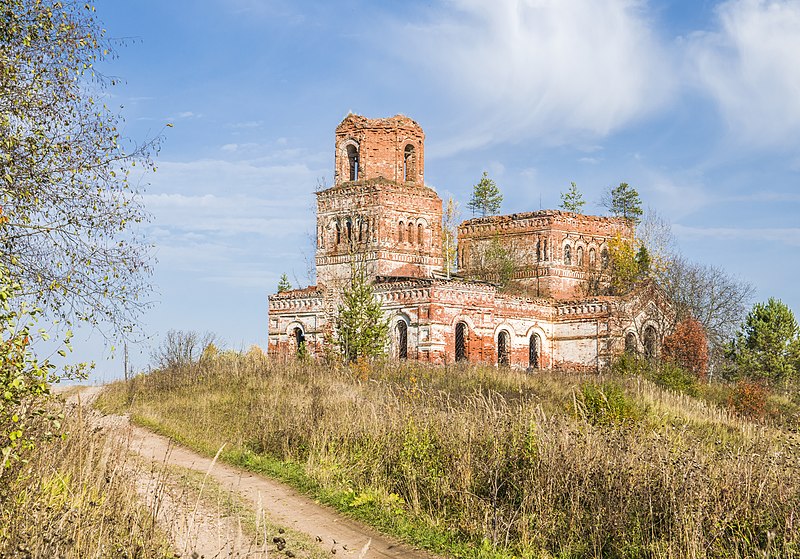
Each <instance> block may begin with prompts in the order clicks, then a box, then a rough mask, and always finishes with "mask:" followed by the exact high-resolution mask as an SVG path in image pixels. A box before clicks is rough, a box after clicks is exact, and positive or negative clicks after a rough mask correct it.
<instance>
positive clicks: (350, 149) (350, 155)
mask: <svg viewBox="0 0 800 559" xmlns="http://www.w3.org/2000/svg"><path fill="white" fill-rule="evenodd" d="M347 165H348V173H349V175H348V176H349V177H350V180H351V181H357V180H358V170H359V169H358V165H359V161H358V148H356V146H354V145H353V144H349V145H348V146H347Z"/></svg>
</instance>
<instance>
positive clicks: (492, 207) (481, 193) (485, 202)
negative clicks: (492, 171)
mask: <svg viewBox="0 0 800 559" xmlns="http://www.w3.org/2000/svg"><path fill="white" fill-rule="evenodd" d="M502 203H503V195H502V194H501V193H500V189H499V188H498V187H497V184H496V183H495V182H494V181H493V180H492V179H490V178H489V175H488V173H487V172H486V171H484V172H483V177H482V178H481V180H480V181H478V184H476V185H475V186H473V187H472V198H470V200H469V203H468V204H467V207H468V208H469V209H471V210H472V215H475V213H478V214H479V215H480V216H481V217H486V216H487V215H495V214H497V213H499V212H500V204H502Z"/></svg>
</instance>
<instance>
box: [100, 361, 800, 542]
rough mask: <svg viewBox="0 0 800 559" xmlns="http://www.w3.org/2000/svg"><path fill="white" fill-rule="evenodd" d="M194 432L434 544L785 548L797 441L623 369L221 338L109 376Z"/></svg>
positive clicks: (143, 413) (147, 420) (237, 457)
mask: <svg viewBox="0 0 800 559" xmlns="http://www.w3.org/2000/svg"><path fill="white" fill-rule="evenodd" d="M98 405H100V406H101V407H103V408H105V409H106V410H109V411H115V412H120V411H126V410H127V411H130V412H131V413H132V415H133V417H134V420H136V421H138V422H140V423H142V424H145V425H148V426H151V427H155V428H156V429H158V430H160V431H161V432H164V433H166V434H169V435H172V436H174V437H175V438H177V439H178V440H180V441H182V442H183V443H185V444H188V445H190V446H192V447H195V448H197V449H200V450H202V451H205V452H208V453H214V452H216V451H217V449H218V448H219V447H220V446H222V445H223V444H225V445H226V446H225V449H226V450H225V452H224V454H223V456H224V457H225V459H227V460H229V461H232V462H235V463H238V464H241V465H245V466H247V467H250V468H253V469H256V470H262V471H265V472H267V473H270V474H272V475H276V476H278V477H282V478H283V479H285V480H287V481H289V482H291V483H293V484H295V485H296V486H298V487H300V488H301V489H303V490H305V491H307V492H310V493H312V494H314V495H315V496H316V497H317V498H319V499H321V500H323V501H325V502H328V503H331V504H334V505H335V506H337V507H339V508H340V509H342V510H345V511H347V512H349V513H351V514H353V515H355V516H358V517H360V518H362V519H365V520H367V521H369V522H371V523H373V524H375V525H377V526H379V527H381V528H382V529H384V530H386V531H389V532H392V533H394V534H397V535H400V536H401V537H404V538H405V539H407V540H409V541H411V542H414V543H417V544H420V545H423V546H426V547H428V548H430V549H433V550H435V551H438V552H440V553H445V554H451V555H456V556H465V557H466V556H471V557H507V556H523V557H565V558H566V557H674V558H687V557H765V556H769V557H793V556H795V555H798V554H800V552H798V539H799V538H800V528H799V527H798V526H799V525H800V514H798V513H800V475H798V474H800V465H799V464H798V461H799V460H800V448H798V439H797V438H796V437H795V436H794V435H793V434H791V433H788V432H784V431H780V430H777V429H775V428H770V427H765V426H759V425H756V424H753V423H750V422H747V421H743V420H740V419H737V418H735V417H732V416H730V415H729V414H728V412H726V411H724V410H722V409H719V408H717V407H715V406H713V405H710V404H706V403H704V402H703V401H701V400H697V399H694V398H691V397H689V396H685V395H680V394H676V393H674V392H670V391H665V390H662V389H660V388H658V387H656V386H655V385H653V384H652V383H650V382H648V381H645V380H642V379H639V378H636V377H613V378H612V377H598V376H574V375H565V374H563V373H536V374H526V373H522V372H515V371H510V370H499V371H498V370H496V369H494V368H485V367H427V366H422V365H416V364H411V363H409V364H387V365H382V366H377V367H367V366H360V367H358V368H356V369H355V370H353V369H347V368H342V367H336V366H323V365H318V364H310V363H277V362H273V361H270V360H268V359H266V358H264V357H263V356H262V355H261V354H260V353H259V352H255V351H253V352H250V353H248V354H246V355H237V354H233V353H226V354H221V355H218V356H216V357H214V358H213V359H207V360H204V361H203V362H201V363H199V364H195V365H193V366H191V367H187V368H185V369H171V370H166V371H158V372H153V373H150V374H148V375H142V376H138V377H136V378H135V379H133V380H132V381H131V382H129V383H128V384H127V385H126V384H124V383H117V384H115V385H112V386H111V387H110V388H109V389H108V390H107V391H106V393H105V395H104V396H103V397H102V398H101V400H100V401H99V403H98Z"/></svg>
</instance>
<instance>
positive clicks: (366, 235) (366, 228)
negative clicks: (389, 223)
mask: <svg viewBox="0 0 800 559" xmlns="http://www.w3.org/2000/svg"><path fill="white" fill-rule="evenodd" d="M364 241H366V242H369V220H365V221H364Z"/></svg>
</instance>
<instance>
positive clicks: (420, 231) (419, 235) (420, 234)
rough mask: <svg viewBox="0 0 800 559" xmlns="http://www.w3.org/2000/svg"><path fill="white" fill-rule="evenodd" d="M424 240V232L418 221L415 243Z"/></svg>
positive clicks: (420, 242)
mask: <svg viewBox="0 0 800 559" xmlns="http://www.w3.org/2000/svg"><path fill="white" fill-rule="evenodd" d="M424 240H425V233H424V229H423V227H422V224H421V223H420V224H419V225H417V244H420V245H421V244H422V242H423V241H424Z"/></svg>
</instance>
